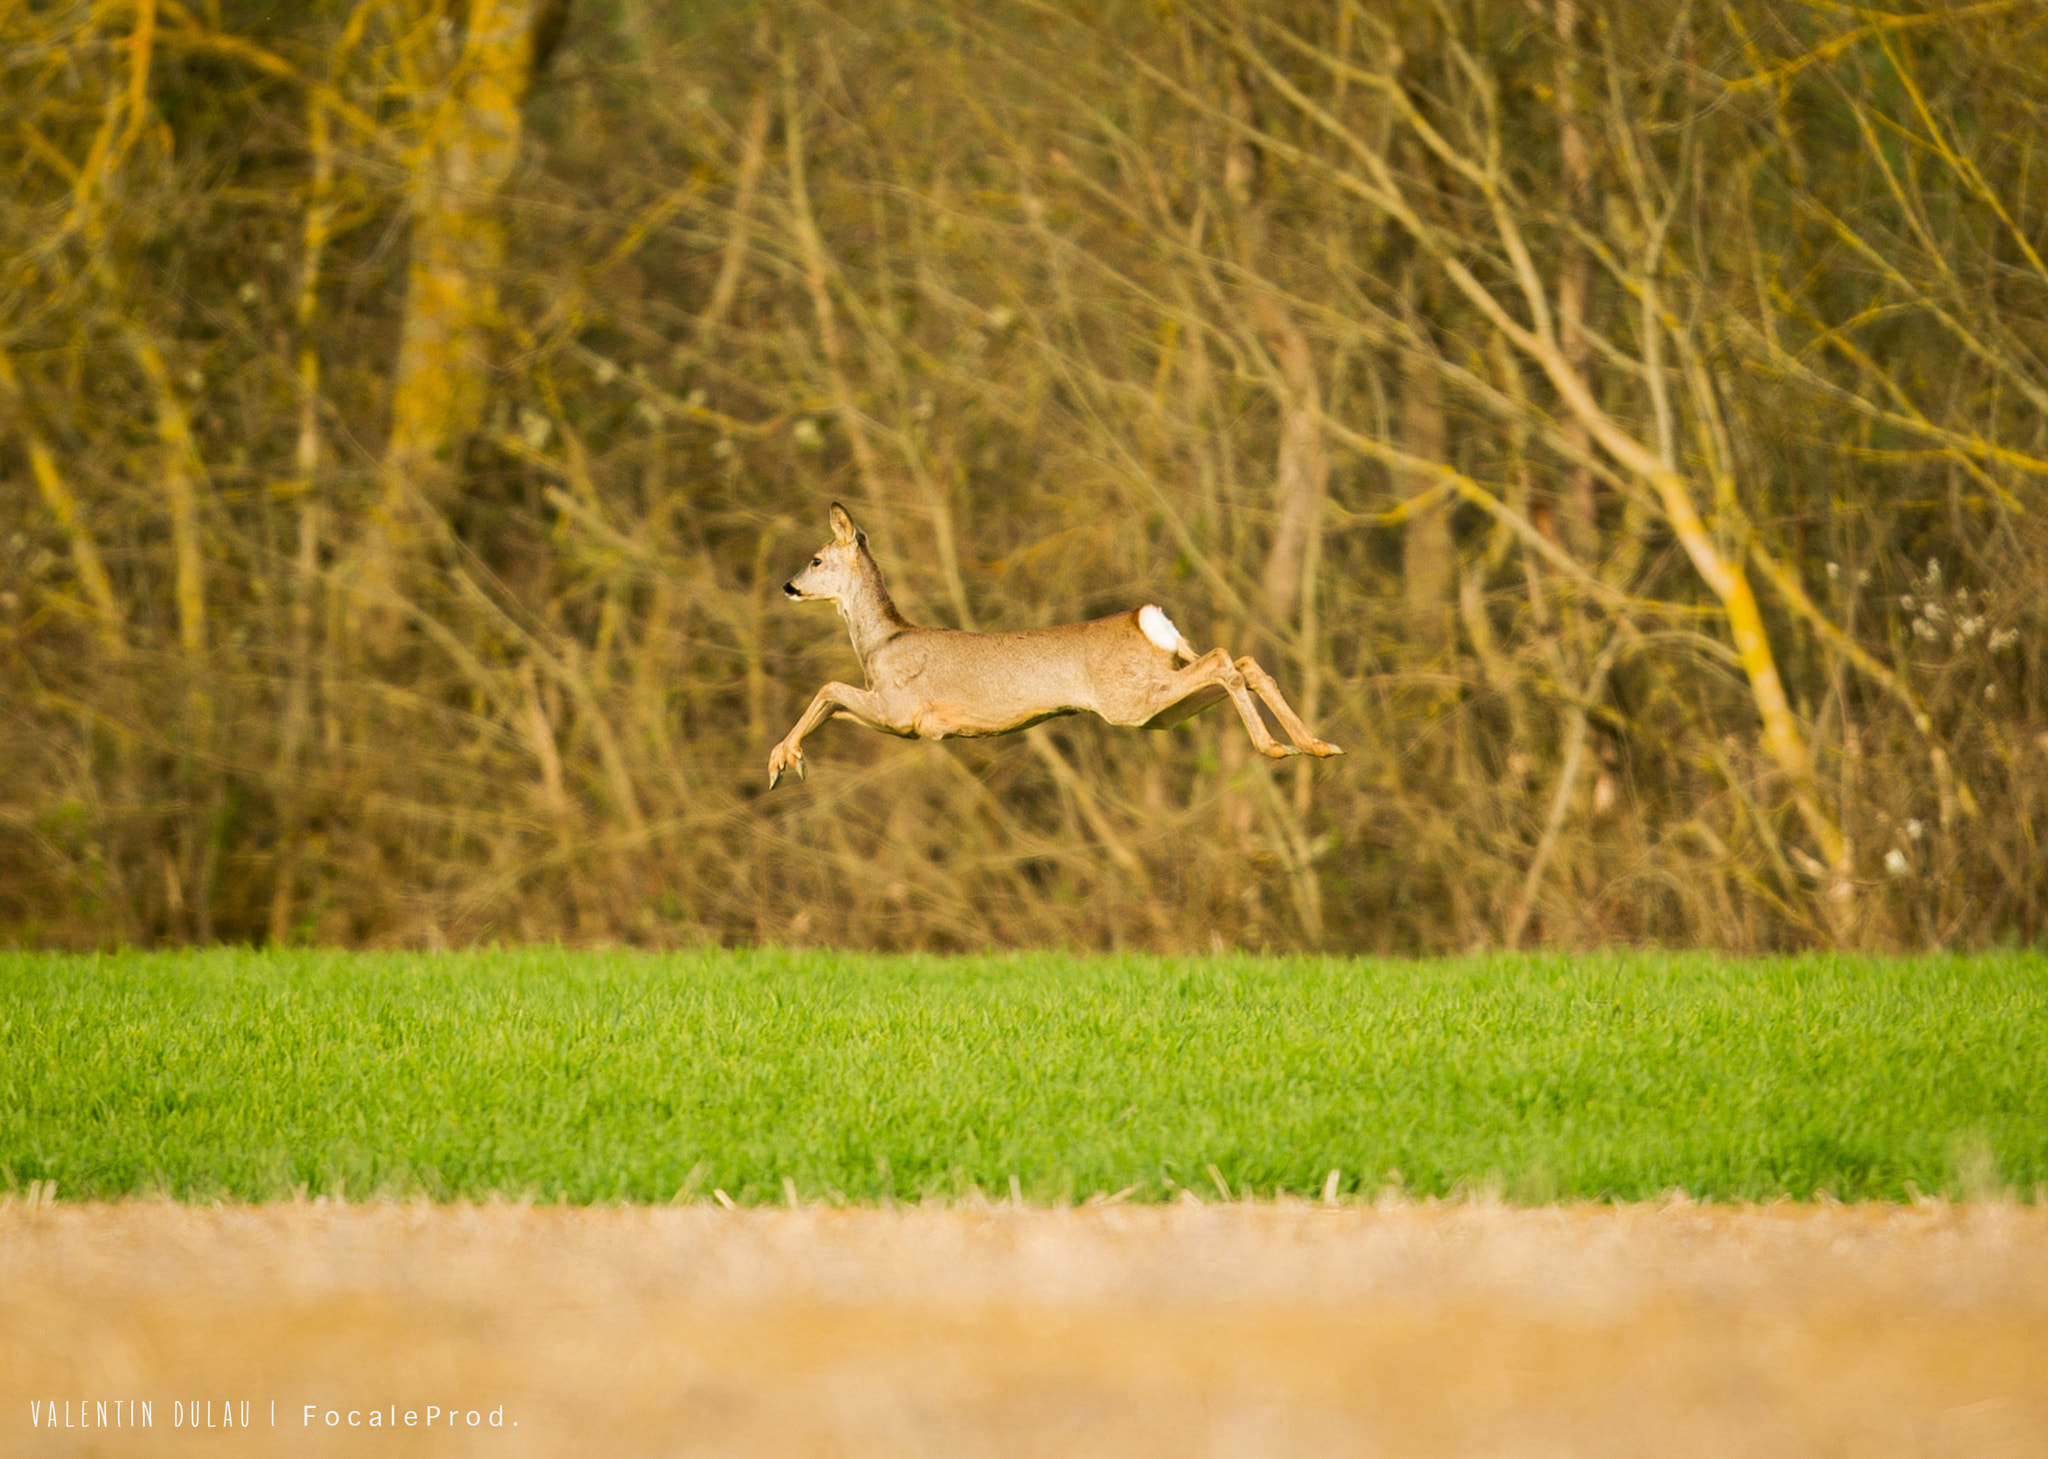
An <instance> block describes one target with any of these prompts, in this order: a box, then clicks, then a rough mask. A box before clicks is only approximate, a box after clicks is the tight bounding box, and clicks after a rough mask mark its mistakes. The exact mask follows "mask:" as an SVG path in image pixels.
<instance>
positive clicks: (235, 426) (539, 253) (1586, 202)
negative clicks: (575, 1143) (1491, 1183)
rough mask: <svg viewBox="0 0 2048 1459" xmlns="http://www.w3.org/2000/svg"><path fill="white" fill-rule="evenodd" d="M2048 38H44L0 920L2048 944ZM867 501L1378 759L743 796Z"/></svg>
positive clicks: (1531, 4)
mask: <svg viewBox="0 0 2048 1459" xmlns="http://www.w3.org/2000/svg"><path fill="white" fill-rule="evenodd" d="M2044 36H2048V5H2044V4H2042V3H2039V0H2032V3H2018V0H1997V3H1985V4H1958V5H1947V6H1943V5H1932V6H1924V7H1910V6H1909V7H1906V8H1902V9H1898V10H1883V9H1873V8H1868V7H1862V6H1853V5H1846V4H1835V3H1819V0H1815V3H1792V0H1775V3H1766V0H1725V3H1718V4H1712V3H1680V4H1674V5H1668V6H1646V5H1636V4H1622V3H1611V4H1606V3H1598V0H1440V3H1434V4H1431V3H1422V0H1388V3H1376V4H1372V5H1364V4H1358V3H1354V0H1321V3H1315V4H1310V3H1306V0H1262V3H1249V0H1245V3H1238V0H1191V3H1179V0H1176V3H1171V4H1166V3H1156V4H1155V3H1146V4H1136V3H1131V4H1115V3H1102V4H1093V5H1088V4H1076V3H1035V0H983V3H972V4H969V3H962V4H956V5H945V4H934V3H909V0H848V3H835V4H831V5H824V4H802V3H797V0H787V3H784V0H776V3H770V4H765V5H754V4H738V3H730V4H717V3H707V4H703V5H696V6H675V5H661V4H657V3H654V0H355V3H353V4H350V3H344V0H306V3H300V4H294V5H290V6H279V5H272V4H254V3H244V0H55V3H51V0H0V168H4V171H5V176H6V184H5V188H4V190H0V267H4V270H5V285H4V289H0V482H4V483H5V489H4V490H0V766H4V774H0V941H5V942H11V943H13V944H16V945H26V946H99V945H108V944H129V945H160V944H176V943H187V942H212V941H243V942H271V943H287V942H318V943H329V944H367V945H411V946H429V947H431V946H441V945H449V944H460V943H470V942H478V941H491V940H516V939H536V938H540V939H546V938H559V939H563V940H566V941H574V942H630V943H636V944H644V945H650V946H662V945H677V944H690V943H700V942H707V941H708V942H728V943H752V942H764V943H811V942H816V943H833V944H840V945H853V946H869V947H878V948H931V949H953V948H972V947H984V946H994V945H1036V946H1059V947H1156V948H1161V949H1189V950H1199V949H1207V948H1211V947H1217V946H1224V945H1237V946H1250V947H1270V948H1275V949H1279V948H1325V949H1333V950H1402V951H1440V950H1449V949H1461V948H1470V947H1485V946H1504V945H1505V946H1514V945H1527V944H1533V943H1545V944H1551V945H1558V946H1578V945H1589V944H1596V943H1607V942H1616V941H1621V942H1651V943H1658V944H1667V945H1672V944H1690V943H1697V944H1709V945H1714V946H1720V947H1728V948H1736V949H1749V950H1756V949H1770V948H1780V947H1788V946H1812V945H1821V946H1828V945H1837V946H1858V947H1873V948H1884V947H1903V946H1951V945H1984V944H1997V943H2014V942H2021V943H2038V942H2039V941H2040V940H2041V939H2042V938H2043V936H2044V934H2048V857H2044V856H2043V854H2042V850H2041V845H2042V839H2043V836H2044V834H2048V789H2044V785H2048V703H2044V692H2048V679H2044V669H2048V657H2044V654H2048V642H2044V628H2048V525H2044V513H2048V490H2044V485H2048V265H2044V262H2043V256H2044V254H2048V230H2044V226H2043V219H2044V217H2048V212H2044V207H2043V201H2044V200H2043V197H2042V194H2043V191H2044V182H2048V179H2044V178H2042V177H2039V176H2037V175H2036V170H2037V163H2041V162H2048V158H2043V157H2041V156H2039V155H2037V154H2039V153H2041V152H2042V151H2043V150H2044V146H2043V139H2044V137H2048V44H2044ZM835 497H837V498H840V499H843V500H845V501H846V502H847V504H848V505H849V506H850V507H851V508H852V510H853V511H854V513H855V515H856V516H857V517H858V518H859V519H860V520H861V522H862V525H863V526H865V527H866V528H867V529H868V531H869V533H870V535H871V537H872V539H873V543H874V547H875V551H876V554H877V556H878V558H879V560H880V562H881V565H882V567H883V570H884V572H885V573H886V574H887V576H888V580H889V582H890V585H891V587H892V589H893V590H894V592H895V595H896V597H897V600H898V602H899V604H900V605H901V606H902V607H903V608H904V609H905V610H906V612H907V613H908V614H909V616H910V617H911V618H912V619H913V620H915V621H919V622H926V623H933V624H941V625H948V626H958V627H973V628H981V629H993V628H1018V627H1029V626H1036V625H1042V624H1047V623H1054V622H1060V621H1064V620H1071V619H1076V618H1081V617H1085V616H1089V615H1092V614H1097V613H1103V612H1109V611H1115V610H1118V609H1122V608H1128V607H1131V606H1134V605H1136V604H1139V603H1143V602H1158V603H1161V604H1162V605H1164V606H1165V607H1166V608H1167V609H1168V611H1169V612H1170V613H1171V614H1172V615H1173V616H1174V618H1175V619H1176V621H1177V622H1178V623H1179V624H1180V626H1181V628H1182V629H1183V631H1184V632H1185V633H1186V634H1187V636H1188V637H1189V638H1190V639H1191V640H1192V641H1193V642H1194V643H1195V644H1196V646H1197V647H1198V648H1207V647H1209V646H1210V645H1212V644H1224V645H1227V646H1229V647H1231V648H1232V649H1233V650H1234V651H1235V652H1240V653H1242V652H1250V653H1253V654H1256V655H1257V656H1259V657H1260V658H1261V660H1262V661H1263V662H1264V663H1265V664H1266V666H1267V667H1268V668H1269V669H1270V670H1272V671H1273V672H1274V674H1275V675H1276V677H1277V678H1278V679H1279V680H1280V682H1281V684H1282V687H1283V689H1284V691H1285V692H1286V693H1287V694H1288V695H1289V696H1290V698H1291V699H1292V700H1293V702H1294V703H1295V705H1296V706H1297V707H1298V708H1299V709H1300V710H1301V712H1302V713H1303V715H1304V717H1305V718H1307V719H1308V721H1309V722H1310V723H1311V724H1312V725H1313V726H1314V727H1315V728H1316V729H1317V731H1318V732H1319V733H1321V734H1322V735H1324V736H1325V737H1326V738H1329V739H1332V740H1334V741H1336V742H1337V743H1339V744H1341V745H1343V746H1344V747H1345V748H1346V749H1347V751H1349V754H1348V755H1347V757H1346V758H1344V759H1341V760H1337V761H1332V762H1328V763H1318V764H1309V763H1306V762H1300V761H1296V762H1290V763H1283V764H1269V763H1268V762H1266V761H1264V760H1262V759H1261V758H1259V757H1258V756H1257V755H1255V754H1252V753H1251V752H1250V749H1249V745H1248V742H1247V740H1246V738H1245V736H1244V733H1243V730H1242V727H1241V726H1239V725H1238V724H1237V723H1236V722H1235V719H1234V717H1233V716H1231V715H1230V714H1229V712H1228V710H1227V708H1225V709H1220V710H1215V711H1212V712H1210V713H1208V714H1206V715H1204V716H1201V717H1200V718H1198V719H1196V720H1194V721H1192V722H1191V723H1190V724H1188V725H1186V726H1184V727H1182V728H1180V729H1177V730H1175V731H1173V732H1171V733H1169V734H1165V735H1140V734H1133V733H1130V732H1128V731H1114V730H1110V729H1108V728H1107V727H1105V726H1102V725H1100V724H1098V723H1096V722H1095V721H1093V720H1063V721H1055V722H1053V723H1051V724H1048V725H1044V726H1041V727H1039V728H1038V729H1035V730H1033V731H1030V732H1028V733H1027V734H1025V735H1022V736H1017V737H1013V738H1009V739H1002V740H993V741H978V742H947V743H944V744H937V745H931V744H914V743H907V742H902V741H896V740H890V739H886V738H884V737H880V736H876V735H872V734H869V733H867V732H865V731H858V730H853V729H847V728H834V729H830V730H828V731H826V732H824V733H822V734H821V735H820V736H819V737H818V738H817V739H816V740H815V741H814V742H813V744H812V747H811V756H810V758H811V763H812V774H811V777H810V779H809V781H808V783H805V784H801V785H790V784H787V783H785V785H784V787H783V788H781V789H778V790H776V791H774V792H773V793H770V792H769V791H768V790H767V789H766V784H767V781H766V757H767V752H768V749H769V747H770V746H771V745H772V744H773V743H774V741H775V740H776V739H777V738H779V737H780V735H781V734H782V732H783V731H784V729H785V728H786V727H787V725H788V723H789V722H790V721H792V720H793V719H794V718H795V716H796V715H797V713H798V712H799V711H800V710H801V709H802V707H803V706H804V704H805V703H806V702H807V701H808V699H809V696H810V694H811V692H812V691H813V689H815V687H816V686H817V685H818V684H819V683H821V682H822V681H824V680H825V679H827V678H845V677H849V676H851V675H852V674H853V673H854V669H853V659H852V655H851V651H850V649H849V648H848V646H847V644H846V641H845V638H844V631H843V628H842V625H841V624H840V622H839V620H838V618H837V617H836V616H835V615H833V614H832V613H830V612H829V611H826V610H823V609H821V608H818V607H816V606H799V605H796V604H791V603H788V602H787V601H785V600H784V599H783V598H782V596H781V593H780V587H781V584H782V583H783V582H784V581H785V580H786V579H787V578H788V577H789V576H790V574H791V573H792V571H793V570H794V569H795V568H796V567H798V566H799V565H800V564H801V563H802V562H803V561H804V560H805V559H806V558H807V557H808V556H809V554H810V552H811V551H812V549H813V548H814V547H815V545H816V544H817V543H818V542H820V541H822V540H824V538H825V536H826V526H825V520H824V509H825V505H826V503H827V502H828V501H830V500H831V499H833V498H835Z"/></svg>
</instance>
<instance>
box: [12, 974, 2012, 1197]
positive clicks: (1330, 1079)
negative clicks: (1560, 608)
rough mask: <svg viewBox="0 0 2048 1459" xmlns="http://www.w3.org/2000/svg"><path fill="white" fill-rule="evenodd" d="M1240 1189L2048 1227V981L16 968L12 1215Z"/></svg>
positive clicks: (1984, 977) (2000, 977)
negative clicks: (1873, 1206)
mask: <svg viewBox="0 0 2048 1459" xmlns="http://www.w3.org/2000/svg"><path fill="white" fill-rule="evenodd" d="M1211 1165H1214V1166H1215V1167H1216V1170H1217V1172H1218V1173H1220V1175H1221V1177H1222V1178H1223V1179H1224V1180H1225V1181H1227V1182H1228V1183H1229V1185H1230V1187H1231V1189H1232V1190H1233V1192H1242V1191H1245V1190H1247V1189H1248V1190H1249V1191H1251V1192H1253V1193H1256V1194H1258V1195H1261V1196H1270V1195H1271V1194H1272V1193H1273V1192H1274V1190H1275V1188H1276V1187H1285V1188H1286V1189H1288V1190H1291V1191H1294V1192H1297V1193H1315V1192H1318V1191H1320V1189H1321V1188H1322V1185H1323V1181H1324V1178H1325V1176H1326V1174H1327V1172H1328V1171H1330V1170H1331V1169H1333V1168H1335V1169H1339V1170H1341V1171H1342V1172H1343V1176H1342V1188H1343V1189H1344V1191H1345V1192H1347V1193H1360V1192H1363V1193H1367V1194H1372V1193H1377V1192H1379V1191H1381V1190H1382V1189H1383V1188H1384V1187H1385V1186H1386V1185H1387V1184H1388V1183H1389V1182H1390V1176H1389V1172H1390V1171H1396V1170H1397V1171H1398V1172H1399V1177H1398V1179H1399V1180H1400V1182H1401V1183H1402V1184H1403V1186H1404V1188H1405V1189H1406V1190H1407V1191H1409V1192H1411V1193H1414V1194H1439V1195H1440V1194H1447V1193H1451V1192H1454V1191H1456V1190H1459V1189H1461V1188H1462V1189H1485V1188H1494V1189H1498V1190H1500V1191H1501V1192H1502V1193H1503V1194H1505V1195H1506V1196H1507V1197H1508V1198H1509V1199H1511V1200H1528V1201H1544V1200H1554V1199H1573V1198H1608V1199H1638V1198H1646V1197H1655V1196H1658V1195H1661V1194H1664V1193H1666V1192H1669V1191H1671V1190H1672V1189H1674V1188H1682V1189H1683V1190H1685V1191H1686V1192H1688V1193H1690V1194H1691V1195H1693V1196H1695V1197H1698V1198H1703V1199H1708V1198H1711V1199H1768V1198H1771V1197H1774V1196H1778V1195H1781V1194H1790V1195H1792V1196H1795V1197H1808V1196H1812V1195H1815V1194H1817V1193H1820V1192H1829V1193H1832V1194H1833V1195H1835V1196H1837V1197H1840V1198H1842V1199H1865V1198H1881V1199H1900V1198H1904V1197H1907V1196H1909V1195H1911V1194H1912V1193H1913V1192H1914V1191H1915V1190H1919V1191H1925V1192H1930V1193H1933V1192H1941V1191H1949V1192H1957V1191H1971V1192H1973V1193H1981V1192H1982V1191H1984V1190H1987V1189H1989V1188H1991V1187H1992V1186H1993V1185H1997V1184H2003V1185H2008V1186H2011V1187H2013V1188H2015V1189H2017V1190H2018V1191H2019V1192H2020V1193H2021V1195H2022V1196H2024V1197H2028V1198H2032V1197H2033V1196H2034V1193H2035V1190H2036V1187H2037V1185H2038V1183H2040V1182H2043V1181H2048V957H2043V956H2042V955H2040V954H2024V953H2023V954H2005V955H1993V956H1984V957H1933V958H1866V957H1839V956H1830V957H1807V958H1799V959H1790V960H1778V961H1755V960H1742V959H1733V958H1724V957H1716V956H1710V955H1694V954H1683V955H1671V954H1656V953H1613V954H1604V955H1600V956H1594V957H1559V956H1536V957H1504V956H1503V957H1477V958H1469V959H1458V960H1448V961H1433V962H1399V961H1377V960H1349V959H1327V960H1325V959H1277V958H1274V959H1268V958H1253V957H1228V956H1226V957H1216V958H1198V959H1171V958H1149V957H1113V956H1111V957H1070V956H1063V955H1053V954H1019V955H1013V956H1001V957H985V958H927V957H883V956H869V955H861V954H842V953H824V952H740V953H729V952H708V953H701V954H684V955H676V956H651V955H640V954H631V953H611V952H598V953H584V952H569V951H559V950H553V949H527V950H518V951H504V952H475V953H459V954H445V955H439V956H417V955H360V954H344V953H329V952H290V953H257V952H240V951H215V952H206V953H194V954H171V955H115V956H103V957H82V958H73V957H56V956H42V955H21V954H5V955H0V1183H5V1184H6V1185H8V1186H10V1187H15V1188H19V1187H21V1186H24V1185H26V1184H27V1183H28V1182H30V1181H34V1180H45V1181H55V1182H56V1183H57V1190H58V1195H59V1198H60V1199H76V1198H86V1197H102V1198H104V1197H118V1196H126V1195H135V1194H148V1193H157V1192H166V1193H169V1194H172V1195H175V1196H178V1197H180V1198H187V1199H208V1198H216V1197H218V1198H229V1199H251V1200H260V1199H268V1198H275V1197H280V1196H286V1195H289V1194H291V1193H293V1192H295V1191H301V1190H303V1191H304V1192H306V1193H309V1194H312V1195H320V1194H330V1195H331V1194H337V1193H340V1194H346V1195H347V1196H350V1197H370V1196H373V1195H400V1194H415V1193H424V1194H426V1195H428V1196H431V1197H435V1198H455V1197H472V1198H474V1197H483V1196H486V1195H488V1194H491V1193H493V1192H496V1193H502V1194H504V1195H506V1196H511V1197H518V1196H529V1195H530V1196H532V1197H534V1198H537V1199H541V1200H553V1199H556V1198H557V1197H566V1198H567V1199H569V1200H571V1201H608V1200H620V1199H624V1200H637V1201H663V1200H668V1199H670V1198H672V1197H674V1196H676V1195H677V1193H678V1192H679V1191H688V1192H691V1193H695V1194H697V1195H699V1196H708V1195H709V1194H710V1192H711V1191H712V1190H713V1189H714V1188H723V1189H724V1190H725V1191H727V1192H729V1193H730V1194H731V1195H732V1196H733V1197H734V1198H735V1199H738V1200H740V1201H743V1202H744V1201H779V1200H781V1199H783V1198H784V1193H785V1190H786V1187H785V1181H793V1182H794V1184H795V1188H796V1190H797V1191H798V1192H799V1193H800V1195H802V1196H803V1197H804V1198H806V1199H818V1198H824V1199H839V1198H845V1199H848V1200H852V1201H872V1200H876V1199H879V1198H881V1197H883V1196H884V1195H890V1196H893V1197H895V1198H897V1199H914V1198H918V1197H922V1196H936V1197H941V1198H952V1197H957V1196H960V1195H964V1194H966V1193H967V1192H968V1191H969V1190H970V1189H971V1188H973V1187H977V1186H978V1187H979V1188H980V1189H982V1190H983V1191H986V1192H988V1193H990V1194H992V1195H995V1196H1003V1195H1007V1194H1008V1192H1009V1191H1010V1189H1011V1184H1010V1183H1011V1178H1012V1177H1013V1176H1014V1177H1015V1178H1016V1180H1017V1182H1018V1184H1019V1186H1020V1187H1021V1189H1022V1191H1023V1193H1024V1194H1025V1196H1026V1197H1027V1198H1030V1199H1034V1200H1041V1201H1052V1200H1061V1199H1081V1198H1085V1197H1087V1196H1089V1195H1091V1194H1094V1193H1097V1192H1117V1191H1122V1190H1125V1189H1126V1188H1128V1187H1133V1186H1135V1187H1136V1188H1137V1189H1136V1190H1135V1191H1134V1192H1133V1193H1132V1198H1134V1199H1143V1198H1152V1199H1157V1198H1161V1197H1165V1196H1169V1195H1171V1194H1172V1193H1173V1192H1174V1191H1175V1189H1176V1188H1177V1187H1180V1186H1186V1187H1192V1188H1194V1189H1196V1190H1198V1191H1199V1192H1200V1193H1202V1194H1203V1195H1205V1196H1212V1195H1214V1194H1216V1187H1215V1184H1214V1180H1213V1178H1212V1177H1211V1176H1210V1175H1209V1173H1208V1168H1209V1167H1210V1166H1211ZM1987 1182H1989V1183H1990V1184H1987Z"/></svg>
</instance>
